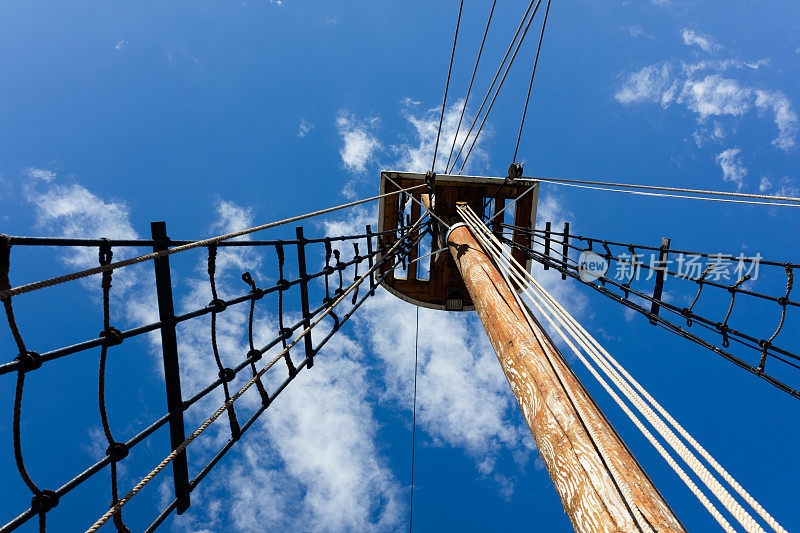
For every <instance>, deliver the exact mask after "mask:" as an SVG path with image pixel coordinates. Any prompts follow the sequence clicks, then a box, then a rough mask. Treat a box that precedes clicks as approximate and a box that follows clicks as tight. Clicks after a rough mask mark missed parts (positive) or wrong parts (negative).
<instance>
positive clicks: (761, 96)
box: [756, 90, 798, 150]
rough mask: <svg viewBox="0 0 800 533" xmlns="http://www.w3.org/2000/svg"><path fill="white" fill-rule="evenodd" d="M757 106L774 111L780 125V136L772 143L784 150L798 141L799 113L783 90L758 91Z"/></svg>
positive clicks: (776, 121)
mask: <svg viewBox="0 0 800 533" xmlns="http://www.w3.org/2000/svg"><path fill="white" fill-rule="evenodd" d="M756 107H757V108H758V109H759V110H760V111H772V113H773V115H774V117H775V125H777V126H778V137H777V138H775V139H774V140H773V141H772V144H773V145H775V146H777V147H778V148H780V149H782V150H789V149H790V148H792V147H793V146H794V145H795V143H796V142H797V132H798V122H797V113H795V112H794V110H793V109H792V104H791V102H789V99H788V98H786V96H785V95H784V94H783V93H781V92H770V91H764V90H757V91H756Z"/></svg>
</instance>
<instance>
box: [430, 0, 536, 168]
mask: <svg viewBox="0 0 800 533" xmlns="http://www.w3.org/2000/svg"><path fill="white" fill-rule="evenodd" d="M534 3H536V0H531V2H530V3H529V4H528V9H526V10H525V13H524V14H523V15H522V20H520V22H519V26H517V31H516V33H514V37H513V38H512V39H511V42H510V43H509V44H508V48H507V49H506V53H505V55H504V56H503V60H502V61H500V66H498V67H497V72H495V74H494V79H492V83H491V84H489V89H487V91H486V96H484V97H483V101H482V102H481V105H480V107H479V108H478V112H477V113H475V118H473V119H472V124H471V125H470V127H469V131H468V132H467V135H466V137H464V142H463V143H461V147H460V148H459V149H458V153H457V154H456V158H455V159H454V160H453V166H452V167H450V169H449V170H448V169H445V170H446V172H447V173H448V174H449V173H451V172H453V169H454V168H456V163H457V162H458V157H459V156H460V155H461V152H462V151H463V150H464V147H465V146H466V144H467V140H468V139H469V136H470V134H471V133H472V130H473V128H474V127H475V124H476V123H477V122H478V117H480V116H481V111H483V106H485V105H486V101H487V100H488V99H489V95H491V94H492V89H494V84H495V83H496V82H497V78H498V77H499V76H500V73H501V72H502V71H503V67H504V66H505V64H506V59H508V54H510V53H511V49H512V48H514V43H516V42H517V37H518V36H519V32H520V31H521V30H522V27H523V26H524V25H525V20H527V18H528V13H530V12H531V8H532V7H533V4H534Z"/></svg>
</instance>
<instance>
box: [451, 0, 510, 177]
mask: <svg viewBox="0 0 800 533" xmlns="http://www.w3.org/2000/svg"><path fill="white" fill-rule="evenodd" d="M496 4H497V0H493V1H492V9H491V10H490V11H489V20H487V21H486V29H485V30H483V39H482V40H481V46H480V48H479V49H478V57H477V58H476V59H475V68H474V69H472V77H471V78H470V80H469V87H467V96H466V97H465V98H464V106H463V107H462V108H461V116H460V117H458V126H456V132H455V134H454V135H453V144H452V145H451V146H450V153H449V154H448V155H447V163H445V165H444V169H445V172H446V171H447V169H448V168H450V159H451V158H452V157H453V150H455V148H456V141H457V140H458V132H459V131H460V130H461V122H462V121H463V120H464V113H465V112H466V111H467V102H469V95H470V93H471V92H472V84H473V83H474V82H475V74H476V73H477V72H478V63H480V62H481V56H482V55H483V45H484V44H486V36H487V35H488V33H489V25H490V24H491V23H492V15H494V6H495V5H496Z"/></svg>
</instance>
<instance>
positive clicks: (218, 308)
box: [208, 298, 228, 313]
mask: <svg viewBox="0 0 800 533" xmlns="http://www.w3.org/2000/svg"><path fill="white" fill-rule="evenodd" d="M208 306H209V307H213V308H214V309H213V311H214V312H215V313H221V312H223V311H224V310H225V309H227V308H228V304H226V303H225V300H220V299H219V298H214V299H213V300H211V301H210V302H208Z"/></svg>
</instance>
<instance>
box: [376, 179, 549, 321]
mask: <svg viewBox="0 0 800 533" xmlns="http://www.w3.org/2000/svg"><path fill="white" fill-rule="evenodd" d="M389 178H391V180H393V181H394V182H395V183H397V185H398V186H399V187H400V188H402V189H405V188H408V187H413V186H415V185H419V184H421V183H425V174H413V173H406V172H394V171H388V170H385V171H382V172H381V182H380V192H381V194H383V193H387V192H392V191H396V190H398V187H397V186H395V185H394V184H393V183H392V182H391V181H390V180H389ZM504 181H506V180H505V178H494V177H477V176H454V175H437V176H436V179H435V185H434V197H433V206H434V208H433V209H434V213H435V214H436V215H437V216H438V217H440V218H441V219H442V220H444V221H445V222H446V223H447V224H450V225H452V224H455V223H457V222H460V221H461V219H460V218H459V217H458V215H457V214H456V202H457V201H458V202H467V203H468V204H469V206H470V207H472V209H473V210H474V211H475V212H476V213H477V214H478V215H482V214H484V204H486V201H487V200H488V199H490V198H491V199H493V200H494V209H493V211H492V213H487V215H488V216H489V217H491V216H493V215H494V213H497V212H499V211H501V210H502V209H503V207H505V205H506V204H507V202H510V201H511V200H513V199H514V198H517V197H519V196H520V195H521V194H522V193H524V192H525V191H526V190H528V189H529V188H530V187H533V190H531V191H530V192H528V193H527V194H525V195H524V196H523V197H522V198H521V199H520V200H518V201H517V202H516V204H514V206H511V207H509V208H508V209H507V210H506V212H505V213H503V214H502V215H500V216H499V217H497V219H495V221H494V222H493V223H492V226H493V229H494V230H495V231H496V232H500V231H501V226H500V224H502V222H503V218H505V217H506V216H507V215H508V216H509V218H508V219H507V220H508V221H509V222H511V221H512V220H513V224H514V225H515V226H521V227H526V228H532V227H533V225H534V223H535V221H536V205H537V201H538V197H539V182H537V181H536V180H533V179H529V178H524V177H523V178H517V179H515V180H513V181H510V180H509V181H508V182H506V184H505V185H503V182H504ZM426 194H428V191H426V190H425V189H419V190H417V191H415V192H414V193H413V196H414V198H416V199H417V200H419V201H420V202H421V201H422V200H423V195H426ZM400 196H401V195H397V196H392V197H388V198H383V199H382V200H381V203H380V207H379V211H378V228H379V231H389V230H392V229H395V228H397V227H398V220H399V218H398V212H399V210H400V202H401V198H400ZM407 205H410V211H411V212H410V216H411V223H412V224H413V223H414V222H416V221H417V220H418V219H419V217H420V215H421V214H422V213H424V212H425V210H424V209H423V208H422V207H421V206H420V204H419V203H418V202H415V201H413V200H411V199H410V198H409V200H408V204H407ZM491 207H492V206H491V205H490V206H489V208H488V209H491ZM509 212H512V213H513V216H512V215H509ZM398 237H399V232H398V233H396V234H394V237H392V234H389V238H388V239H387V240H386V241H385V244H387V245H391V244H392V242H394V239H397V238H398ZM512 238H513V239H514V241H516V242H519V243H520V244H523V245H524V246H528V245H529V241H528V239H529V236H528V235H526V234H524V233H522V232H519V231H517V232H515V233H514V235H513V237H512ZM423 242H428V243H430V244H431V245H432V246H433V248H432V249H431V250H430V251H435V250H437V249H439V248H442V247H444V246H445V243H444V234H443V232H441V233H440V235H439V236H438V242H433V243H431V241H430V239H425V240H424V241H423ZM419 255H420V250H419V249H416V250H412V251H411V253H410V254H409V257H408V258H409V261H413V260H414V259H416V258H417V257H419ZM514 259H515V260H516V261H517V262H518V263H519V264H521V265H523V266H525V268H526V269H527V270H530V261H526V258H525V257H524V255H523V253H522V252H521V251H519V250H515V251H514ZM420 263H425V264H426V265H428V272H429V273H430V275H429V276H427V277H426V278H424V279H421V277H420V274H418V273H419V271H420V268H419V265H420ZM383 286H384V287H385V288H386V289H387V290H388V291H389V292H391V293H392V294H394V295H395V296H397V297H398V298H401V299H403V300H405V301H407V302H409V303H412V304H414V305H420V306H422V307H428V308H430V309H441V310H448V311H470V310H472V309H474V306H473V304H472V300H471V299H470V297H469V293H468V292H467V290H466V287H465V286H464V283H463V281H462V280H461V275H460V274H459V272H458V269H457V268H456V265H455V263H454V262H453V259H452V257H451V256H450V254H449V253H448V252H446V251H445V252H444V253H440V254H437V255H434V256H431V257H429V258H425V259H422V260H420V261H417V262H414V263H410V264H409V266H408V272H407V277H406V278H401V277H398V276H395V275H389V276H388V277H387V278H386V279H385V280H384V282H383Z"/></svg>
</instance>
